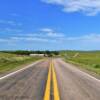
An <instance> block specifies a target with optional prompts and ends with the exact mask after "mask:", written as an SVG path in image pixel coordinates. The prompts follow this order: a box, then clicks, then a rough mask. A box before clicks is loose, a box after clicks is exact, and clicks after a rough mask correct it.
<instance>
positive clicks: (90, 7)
mask: <svg viewBox="0 0 100 100" xmlns="http://www.w3.org/2000/svg"><path fill="white" fill-rule="evenodd" d="M42 1H43V2H45V3H48V4H55V5H60V6H62V7H63V9H62V10H63V11H64V12H82V13H84V14H86V15H89V16H94V15H96V14H98V13H99V12H100V0H42Z"/></svg>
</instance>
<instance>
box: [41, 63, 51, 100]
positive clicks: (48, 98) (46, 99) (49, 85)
mask: <svg viewBox="0 0 100 100" xmlns="http://www.w3.org/2000/svg"><path fill="white" fill-rule="evenodd" d="M50 88H51V63H50V68H49V72H48V79H47V83H46V90H45V94H44V99H43V100H50Z"/></svg>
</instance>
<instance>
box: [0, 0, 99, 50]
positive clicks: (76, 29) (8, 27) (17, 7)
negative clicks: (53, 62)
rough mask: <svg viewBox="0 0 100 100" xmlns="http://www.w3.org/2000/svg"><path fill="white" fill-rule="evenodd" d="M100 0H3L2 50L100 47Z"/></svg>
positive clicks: (0, 16)
mask: <svg viewBox="0 0 100 100" xmlns="http://www.w3.org/2000/svg"><path fill="white" fill-rule="evenodd" d="M99 44H100V1H99V0H77V1H76V0H1V1H0V50H20V49H24V50H65V49H72V50H99V49H100V46H99Z"/></svg>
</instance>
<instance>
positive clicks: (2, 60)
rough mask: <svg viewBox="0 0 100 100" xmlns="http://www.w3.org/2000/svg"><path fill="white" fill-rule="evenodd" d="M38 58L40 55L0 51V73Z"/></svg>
mask: <svg viewBox="0 0 100 100" xmlns="http://www.w3.org/2000/svg"><path fill="white" fill-rule="evenodd" d="M39 59H41V57H30V56H28V55H20V54H12V53H4V52H0V74H2V73H5V72H8V71H11V70H15V69H18V68H20V67H22V66H23V65H27V64H29V63H32V62H34V61H36V60H39Z"/></svg>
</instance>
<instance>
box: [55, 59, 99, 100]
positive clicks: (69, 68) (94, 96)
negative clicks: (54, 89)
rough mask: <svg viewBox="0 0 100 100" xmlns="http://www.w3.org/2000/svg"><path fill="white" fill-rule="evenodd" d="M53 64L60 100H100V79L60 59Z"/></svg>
mask: <svg viewBox="0 0 100 100" xmlns="http://www.w3.org/2000/svg"><path fill="white" fill-rule="evenodd" d="M54 65H55V70H56V75H57V80H58V87H59V93H60V98H61V100H100V80H98V79H96V78H94V77H92V76H90V75H88V74H86V73H85V72H82V71H80V70H79V69H78V68H76V67H75V66H73V65H71V64H68V63H65V62H64V61H62V60H61V59H56V60H54Z"/></svg>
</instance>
